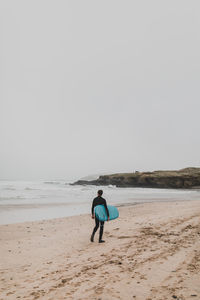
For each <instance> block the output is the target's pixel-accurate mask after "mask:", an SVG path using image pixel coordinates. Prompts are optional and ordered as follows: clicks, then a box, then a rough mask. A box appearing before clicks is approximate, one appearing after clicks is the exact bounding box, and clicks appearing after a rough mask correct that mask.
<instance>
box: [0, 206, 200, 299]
mask: <svg viewBox="0 0 200 300" xmlns="http://www.w3.org/2000/svg"><path fill="white" fill-rule="evenodd" d="M93 223H94V221H93V220H92V219H91V217H90V216H89V215H81V216H79V217H78V216H75V217H67V218H60V219H52V220H46V221H37V222H26V223H20V224H10V225H1V226H0V258H1V259H0V299H1V300H5V299H6V300H7V299H8V300H9V299H30V300H32V299H52V300H55V299H80V300H83V299H87V300H88V299H99V300H100V299H101V300H111V299H137V300H150V299H151V300H154V299H159V300H161V299H163V300H166V299H179V300H181V299H182V300H186V299H187V300H188V299H200V201H183V202H165V203H146V204H139V205H135V206H129V207H120V218H119V219H117V220H114V221H110V222H106V224H105V232H104V239H105V241H106V243H104V244H98V242H97V240H98V234H97V235H96V237H95V242H94V243H91V242H90V241H89V237H90V234H91V232H92V229H93V225H94V224H93Z"/></svg>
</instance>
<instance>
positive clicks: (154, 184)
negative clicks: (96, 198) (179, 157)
mask: <svg viewBox="0 0 200 300" xmlns="http://www.w3.org/2000/svg"><path fill="white" fill-rule="evenodd" d="M73 185H98V186H99V185H101V186H104V185H115V186H117V187H146V188H175V189H181V188H184V189H188V188H200V168H185V169H181V170H175V171H153V172H137V171H136V172H135V173H117V174H111V175H103V176H99V178H98V179H96V180H90V181H88V180H78V181H76V182H74V183H73Z"/></svg>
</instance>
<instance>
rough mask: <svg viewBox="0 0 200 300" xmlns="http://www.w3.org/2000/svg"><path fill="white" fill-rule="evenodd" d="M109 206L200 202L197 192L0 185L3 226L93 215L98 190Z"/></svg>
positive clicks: (25, 183) (35, 183)
mask: <svg viewBox="0 0 200 300" xmlns="http://www.w3.org/2000/svg"><path fill="white" fill-rule="evenodd" d="M100 188H102V189H103V191H104V194H103V197H104V198H105V199H106V200H107V203H108V204H111V205H116V206H122V205H133V204H137V203H144V202H153V201H154V202H155V201H159V202H160V201H180V200H195V199H196V200H198V199H200V191H198V190H175V189H150V188H117V187H115V186H105V187H99V186H90V185H88V186H79V185H76V186H74V185H71V184H70V182H65V181H46V182H42V181H32V182H30V181H0V224H10V223H18V222H25V221H36V220H45V219H52V218H60V217H67V216H73V215H80V214H85V213H90V212H91V204H92V200H93V198H94V197H96V193H97V190H98V189H100Z"/></svg>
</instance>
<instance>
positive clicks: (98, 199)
mask: <svg viewBox="0 0 200 300" xmlns="http://www.w3.org/2000/svg"><path fill="white" fill-rule="evenodd" d="M102 195H103V191H102V190H99V191H98V192H97V197H96V198H94V200H93V203H92V219H94V218H95V223H96V225H95V227H94V230H93V232H92V235H91V238H90V241H91V242H94V235H95V233H96V231H97V229H98V228H99V223H100V232H99V243H104V242H105V241H103V240H102V236H103V227H104V222H102V221H99V220H98V219H97V217H96V216H95V215H94V208H95V206H97V205H104V206H105V209H106V213H107V216H108V221H109V211H108V207H107V204H106V200H105V199H104V198H102V197H101V196H102Z"/></svg>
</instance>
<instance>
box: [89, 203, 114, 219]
mask: <svg viewBox="0 0 200 300" xmlns="http://www.w3.org/2000/svg"><path fill="white" fill-rule="evenodd" d="M107 207H108V211H109V216H110V220H114V219H117V218H118V217H119V211H118V209H117V207H115V206H112V205H107ZM94 211H95V215H96V217H97V219H98V220H99V221H107V220H108V217H107V213H106V209H105V206H104V205H97V206H96V207H95V209H94Z"/></svg>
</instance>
